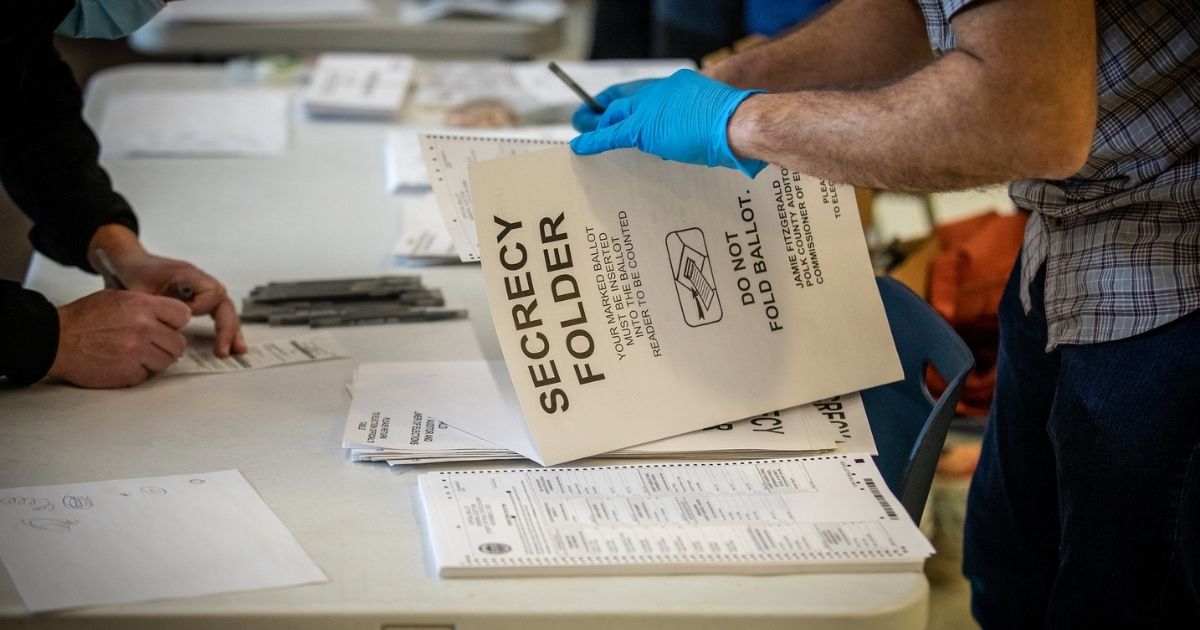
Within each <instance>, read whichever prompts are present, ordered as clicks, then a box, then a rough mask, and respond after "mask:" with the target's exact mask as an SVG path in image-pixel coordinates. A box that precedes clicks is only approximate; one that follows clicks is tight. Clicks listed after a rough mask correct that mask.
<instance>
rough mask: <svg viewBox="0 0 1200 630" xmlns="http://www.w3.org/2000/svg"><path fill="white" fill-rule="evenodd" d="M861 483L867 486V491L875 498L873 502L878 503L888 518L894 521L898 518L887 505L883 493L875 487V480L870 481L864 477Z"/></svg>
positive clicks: (894, 511)
mask: <svg viewBox="0 0 1200 630" xmlns="http://www.w3.org/2000/svg"><path fill="white" fill-rule="evenodd" d="M863 483H865V484H867V489H868V490H870V491H871V494H872V495H874V496H875V500H876V501H878V502H879V507H881V508H883V511H884V513H885V514H887V515H888V518H890V519H892V520H896V518H898V517H897V516H896V510H893V509H892V506H891V504H889V503H888V501H887V498H885V497H884V496H883V493H882V492H880V491H879V486H877V485H875V480H874V479H871V478H870V477H865V478H863Z"/></svg>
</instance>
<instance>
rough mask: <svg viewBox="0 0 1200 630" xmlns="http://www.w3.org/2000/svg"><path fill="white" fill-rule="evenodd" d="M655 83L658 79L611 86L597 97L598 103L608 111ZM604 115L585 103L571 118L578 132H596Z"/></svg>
mask: <svg viewBox="0 0 1200 630" xmlns="http://www.w3.org/2000/svg"><path fill="white" fill-rule="evenodd" d="M655 81H657V79H639V80H637V81H630V82H628V83H618V84H616V85H610V86H608V88H606V89H605V90H604V91H603V92H601V93H599V94H597V95H596V102H597V103H599V104H600V107H603V108H605V109H608V106H609V105H612V102H613V101H615V100H617V99H621V98H628V97H630V96H633V95H634V94H635V93H636V92H637V91H638V90H640V89H642V88H644V87H646V86H647V85H650V84H651V83H654V82H655ZM603 115H604V112H597V111H596V110H594V109H592V108H591V107H588V106H587V104H586V103H585V104H583V105H580V106H579V109H577V110H575V115H574V116H571V124H572V125H574V126H575V130H576V131H595V130H596V127H598V126H600V117H601V116H603Z"/></svg>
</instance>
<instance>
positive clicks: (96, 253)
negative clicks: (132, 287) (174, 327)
mask: <svg viewBox="0 0 1200 630" xmlns="http://www.w3.org/2000/svg"><path fill="white" fill-rule="evenodd" d="M92 256H93V257H95V258H96V271H99V272H100V275H101V276H103V277H104V281H105V282H106V283H108V284H110V285H112V286H113V288H115V289H119V290H121V291H128V290H129V287H128V286H126V284H125V282H124V281H122V280H121V276H119V275H117V268H116V267H114V266H113V264H112V261H111V260H109V259H108V254H105V253H104V250H103V249H100V248H99V247H97V248H96V249H93V250H92ZM171 293H172V294H173V295H170V296H169V297H173V298H175V299H177V300H181V301H183V302H191V301H192V298H193V297H194V296H195V294H196V293H195V290H193V289H192V285H190V284H188V283H186V282H175V283H172V284H171Z"/></svg>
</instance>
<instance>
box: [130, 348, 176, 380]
mask: <svg viewBox="0 0 1200 630" xmlns="http://www.w3.org/2000/svg"><path fill="white" fill-rule="evenodd" d="M174 362H175V357H174V356H172V355H171V353H169V352H167V351H166V350H163V349H162V348H160V347H158V345H156V344H154V343H147V344H143V345H142V347H141V351H140V352H139V353H138V363H141V364H142V367H144V368H146V369H147V370H149V371H150V372H151V373H152V374H158V373H160V372H163V371H165V370H166V369H167V368H169V367H171V364H172V363H174Z"/></svg>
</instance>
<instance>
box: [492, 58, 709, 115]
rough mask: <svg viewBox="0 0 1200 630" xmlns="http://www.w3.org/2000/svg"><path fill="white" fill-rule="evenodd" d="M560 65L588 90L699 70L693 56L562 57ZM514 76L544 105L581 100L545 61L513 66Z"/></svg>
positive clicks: (590, 92) (580, 85) (573, 102)
mask: <svg viewBox="0 0 1200 630" xmlns="http://www.w3.org/2000/svg"><path fill="white" fill-rule="evenodd" d="M558 65H559V67H561V68H562V69H563V71H564V72H566V73H567V74H568V75H569V76H570V77H571V79H573V80H574V81H575V82H576V83H578V84H579V87H582V88H583V89H584V91H586V92H587V93H588V94H591V95H593V96H595V95H596V94H598V93H600V91H601V90H603V89H605V88H607V87H609V86H611V85H616V84H618V83H626V82H629V81H636V80H639V79H660V78H663V77H667V76H670V75H671V74H673V73H674V72H675V71H676V70H682V69H688V70H695V69H696V64H695V63H694V62H693V61H692V60H691V59H636V60H635V59H622V60H620V61H559V62H558ZM513 78H514V79H515V80H516V82H517V85H519V86H521V89H522V90H524V91H525V93H526V94H528V95H530V96H531V97H533V99H534V100H536V101H537V102H539V103H541V104H543V105H562V104H568V103H569V104H573V105H574V104H578V103H579V96H577V95H576V94H575V93H574V92H572V91H571V88H568V87H567V86H566V85H565V84H564V83H563V82H562V80H561V79H559V78H558V77H556V76H554V74H553V73H551V72H550V71H549V70H547V69H546V64H545V63H544V62H541V61H532V62H526V63H520V64H516V65H514V66H513Z"/></svg>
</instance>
